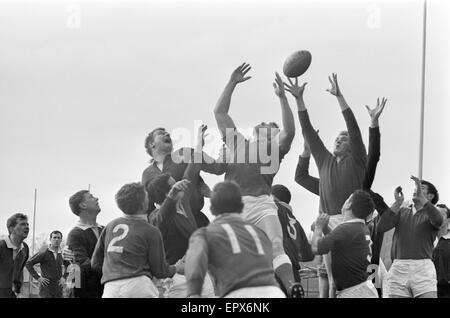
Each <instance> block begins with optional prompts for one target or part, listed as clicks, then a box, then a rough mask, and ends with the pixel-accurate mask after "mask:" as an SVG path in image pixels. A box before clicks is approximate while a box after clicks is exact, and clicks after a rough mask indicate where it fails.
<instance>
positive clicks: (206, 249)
mask: <svg viewBox="0 0 450 318" xmlns="http://www.w3.org/2000/svg"><path fill="white" fill-rule="evenodd" d="M208 270H209V271H210V273H211V275H212V276H213V277H214V280H215V282H216V293H217V295H218V296H219V297H223V296H225V295H227V294H228V293H230V292H231V291H234V290H236V289H240V288H245V287H256V286H278V284H277V282H276V280H275V276H274V275H275V274H274V271H273V267H272V243H271V242H270V241H269V239H268V238H267V236H266V234H265V233H264V232H263V231H262V230H260V229H259V228H257V227H256V226H253V225H251V224H250V223H247V222H245V221H244V220H243V219H242V218H241V217H240V215H239V214H237V213H227V214H224V215H221V216H219V217H217V218H216V219H215V220H214V221H213V222H212V223H211V224H210V225H208V226H207V227H204V228H201V229H199V230H197V231H196V232H195V233H194V234H192V236H191V239H190V241H189V249H188V251H187V256H186V280H187V284H188V296H189V295H193V294H200V292H201V287H202V285H203V279H204V277H205V274H206V272H207V271H208Z"/></svg>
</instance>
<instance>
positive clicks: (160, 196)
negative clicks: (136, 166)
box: [147, 173, 175, 204]
mask: <svg viewBox="0 0 450 318" xmlns="http://www.w3.org/2000/svg"><path fill="white" fill-rule="evenodd" d="M174 184H175V179H174V178H172V177H171V176H170V174H168V173H162V174H160V175H159V176H157V177H156V178H154V179H153V180H152V181H151V182H150V183H149V184H148V185H147V192H148V196H149V199H150V200H151V201H152V202H155V203H156V204H162V203H163V202H164V200H165V199H166V196H167V194H168V193H169V191H170V189H171V188H172V186H173V185H174Z"/></svg>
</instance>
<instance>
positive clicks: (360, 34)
mask: <svg viewBox="0 0 450 318" xmlns="http://www.w3.org/2000/svg"><path fill="white" fill-rule="evenodd" d="M77 13H79V16H78V15H77ZM449 13H450V5H448V4H446V1H444V0H429V1H428V33H427V35H428V39H427V71H426V113H425V154H424V178H425V179H428V180H430V181H431V182H433V183H434V184H435V185H436V186H437V187H438V189H439V191H440V194H441V198H442V199H441V200H442V202H446V203H450V200H449V198H448V197H449V195H450V181H449V169H450V168H449V162H450V150H449V147H448V145H449V140H450V128H449V127H450V125H448V120H449V114H450V111H449V108H450V90H449V89H448V88H449V87H448V84H449V83H450V81H449V80H450V77H449V76H450V72H449V71H450V58H449V57H450V46H449V39H448V31H449V30H450V22H448V21H449V19H448V17H449ZM446 18H447V21H445V19H446ZM78 23H79V24H78ZM421 32H422V1H397V2H393V1H348V2H344V1H331V0H329V1H282V2H280V1H258V2H256V1H232V2H230V1H227V2H225V1H170V2H167V1H164V2H162V1H159V2H156V1H133V2H131V1H62V0H59V1H47V2H44V1H17V0H14V1H0V147H1V157H0V176H1V177H0V193H1V195H0V234H5V233H6V232H7V230H6V220H7V218H8V217H9V216H10V215H11V214H13V213H16V212H23V213H27V214H28V215H29V216H30V217H31V216H32V213H33V195H34V189H35V188H37V189H38V200H37V218H36V233H37V234H39V233H42V232H46V233H49V232H50V231H52V230H54V229H59V230H62V232H63V233H64V234H65V235H66V234H67V233H68V231H69V230H70V229H71V227H72V226H73V225H74V223H75V222H76V220H77V218H76V216H75V215H73V214H72V213H71V211H70V209H69V206H68V199H69V197H70V195H72V194H73V193H75V192H76V191H78V190H80V189H85V188H87V187H88V184H91V190H92V193H93V194H94V195H96V196H98V197H99V198H100V205H101V207H102V212H101V214H100V215H99V218H98V221H99V222H100V223H103V224H106V223H107V222H109V221H110V220H112V219H113V218H115V217H117V216H119V215H120V212H119V210H118V208H117V207H116V205H115V202H114V195H115V193H116V192H117V190H118V189H119V188H120V187H121V186H122V185H123V184H125V183H129V182H133V181H140V178H141V173H142V171H143V169H145V167H146V166H147V164H148V161H149V157H148V156H147V154H146V153H145V149H144V147H143V143H144V139H145V136H146V135H147V133H148V132H149V131H150V130H152V129H153V128H155V127H159V126H163V127H166V128H167V129H168V130H169V131H173V130H175V129H181V128H185V129H188V130H189V131H190V134H191V135H192V136H193V135H194V131H195V130H194V121H196V120H197V121H199V120H201V121H203V122H204V123H206V124H207V125H209V127H214V126H215V121H214V117H213V107H214V105H215V103H216V101H217V99H218V97H219V95H220V93H221V91H222V89H223V87H224V85H225V83H226V81H227V80H228V78H229V74H230V73H231V71H232V70H233V69H234V68H235V67H236V66H237V65H239V64H241V63H242V62H244V61H246V62H248V63H250V64H251V66H252V70H251V71H250V73H251V74H250V75H251V76H252V77H253V78H252V79H251V80H249V81H247V82H245V83H244V84H241V85H239V87H238V88H237V89H236V91H235V94H234V97H233V100H232V105H231V109H230V114H231V116H232V117H233V118H234V119H235V122H236V123H237V125H238V126H239V127H242V128H244V129H248V128H250V127H252V126H254V125H255V124H256V123H258V122H261V121H270V120H276V121H277V122H278V123H281V115H280V106H279V102H278V99H277V98H276V96H275V94H274V93H273V88H272V81H273V78H274V71H276V70H278V71H280V72H281V70H282V65H283V62H284V59H285V58H286V57H287V56H288V55H289V54H290V53H292V52H293V51H296V50H301V49H306V50H309V51H310V52H311V53H312V64H311V67H310V69H309V70H308V71H307V72H306V74H304V75H303V76H302V78H301V79H300V81H308V82H309V85H308V86H307V88H306V91H305V100H306V103H307V106H308V109H309V112H310V116H311V119H312V122H313V125H314V126H315V127H316V128H318V129H320V135H321V137H322V138H323V140H324V142H325V144H326V145H327V146H328V147H329V148H331V147H332V142H333V140H334V137H335V135H336V134H337V132H339V131H340V130H343V129H345V124H344V120H343V118H342V116H341V114H340V111H339V107H338V104H337V102H336V100H335V98H334V97H332V96H331V95H329V94H328V93H327V92H325V89H326V88H329V83H328V79H327V76H328V75H329V74H330V73H331V72H336V73H338V76H339V79H340V85H341V88H342V91H343V94H344V95H345V97H346V99H347V101H348V103H349V104H350V106H351V107H352V109H353V111H354V113H355V115H356V118H357V119H358V122H359V124H360V128H361V130H362V132H363V137H364V141H365V142H366V143H367V140H368V126H369V123H370V121H369V116H368V115H367V112H366V110H365V108H364V105H365V104H368V105H370V106H371V107H373V106H374V105H375V102H376V98H377V97H381V96H385V97H387V98H388V104H387V106H386V109H385V111H384V113H383V115H382V118H381V121H380V123H381V134H382V139H381V161H380V164H379V166H378V170H377V175H376V178H375V182H374V185H373V189H374V190H375V191H378V192H380V193H381V194H382V195H383V196H385V198H386V199H387V201H388V202H391V201H392V189H394V188H395V187H396V186H397V185H402V186H403V187H404V192H405V194H408V195H410V194H411V193H412V190H413V185H412V182H411V181H410V180H409V176H410V175H411V174H417V171H418V142H419V110H420V87H421V82H420V79H421V52H422V33H421ZM289 102H290V105H291V107H292V109H293V110H294V115H295V119H296V126H297V135H296V137H295V139H294V142H293V146H292V149H291V152H290V153H289V154H288V155H287V157H286V159H285V160H284V161H283V162H282V164H281V169H280V172H279V173H278V175H277V177H276V178H275V183H283V184H284V185H286V186H287V187H289V189H290V190H291V192H292V195H293V200H292V205H293V207H294V210H295V215H296V216H297V218H298V219H299V220H300V222H301V223H302V225H303V227H304V228H305V230H307V231H308V229H309V226H310V224H311V223H312V221H313V220H314V219H315V216H316V215H317V210H318V197H316V196H314V195H312V194H310V193H308V192H307V191H306V190H304V189H303V188H301V187H300V186H298V185H297V184H296V183H295V182H294V172H295V168H296V163H297V158H298V155H299V154H300V152H301V150H302V145H303V141H302V138H301V130H300V127H299V123H298V119H297V115H296V106H295V102H294V100H293V99H292V98H291V97H289ZM174 139H176V138H174ZM179 144H185V145H188V144H187V141H186V140H184V141H180V142H179ZM312 167H313V169H312V173H313V174H317V170H316V169H315V167H314V163H313V161H312ZM203 176H204V177H205V179H206V181H207V182H208V184H209V185H210V186H211V187H212V186H213V185H214V184H215V183H216V182H218V181H220V180H222V179H223V177H215V176H211V175H207V174H203ZM208 206H209V204H208V202H207V204H206V205H205V208H204V211H205V212H208V215H210V214H209V211H208V208H207V207H208ZM30 221H31V222H32V218H30ZM30 237H31V233H30ZM27 241H28V242H30V241H31V239H28V240H27Z"/></svg>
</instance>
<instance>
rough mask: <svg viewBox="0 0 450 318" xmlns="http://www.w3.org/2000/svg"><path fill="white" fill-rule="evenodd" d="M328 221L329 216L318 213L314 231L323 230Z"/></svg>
mask: <svg viewBox="0 0 450 318" xmlns="http://www.w3.org/2000/svg"><path fill="white" fill-rule="evenodd" d="M329 220H330V216H329V215H328V214H326V213H320V214H319V216H318V217H317V220H316V226H315V228H316V229H319V230H323V229H324V228H325V227H326V226H327V224H328V221H329Z"/></svg>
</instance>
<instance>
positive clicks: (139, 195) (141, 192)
mask: <svg viewBox="0 0 450 318" xmlns="http://www.w3.org/2000/svg"><path fill="white" fill-rule="evenodd" d="M144 200H145V189H144V187H143V186H142V184H141V183H140V182H135V183H129V184H126V185H124V186H123V187H122V188H120V190H119V191H118V192H117V193H116V203H117V206H118V207H119V209H120V210H122V212H123V213H125V214H129V215H132V214H136V212H138V211H139V209H141V208H142V204H143V203H144Z"/></svg>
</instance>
